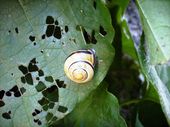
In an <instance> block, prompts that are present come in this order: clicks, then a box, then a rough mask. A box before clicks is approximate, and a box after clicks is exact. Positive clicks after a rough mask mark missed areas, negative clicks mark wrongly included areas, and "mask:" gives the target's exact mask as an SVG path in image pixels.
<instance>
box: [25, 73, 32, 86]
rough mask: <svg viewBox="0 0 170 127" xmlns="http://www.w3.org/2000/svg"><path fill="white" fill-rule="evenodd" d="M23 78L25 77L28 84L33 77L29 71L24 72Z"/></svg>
mask: <svg viewBox="0 0 170 127" xmlns="http://www.w3.org/2000/svg"><path fill="white" fill-rule="evenodd" d="M25 79H26V82H27V83H28V84H29V85H33V79H32V75H31V73H28V74H26V75H25Z"/></svg>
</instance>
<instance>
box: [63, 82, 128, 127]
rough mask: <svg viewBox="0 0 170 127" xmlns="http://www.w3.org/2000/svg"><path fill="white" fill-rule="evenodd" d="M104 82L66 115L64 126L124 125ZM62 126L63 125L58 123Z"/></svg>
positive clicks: (117, 105) (116, 103) (122, 126)
mask: <svg viewBox="0 0 170 127" xmlns="http://www.w3.org/2000/svg"><path fill="white" fill-rule="evenodd" d="M106 85H107V84H106V83H102V84H100V86H99V87H98V88H97V89H96V90H95V91H93V92H92V93H91V94H90V95H89V96H88V97H87V98H86V99H85V100H84V101H83V102H81V103H80V104H79V105H77V106H76V108H75V110H73V112H72V113H71V114H69V115H68V117H65V118H66V119H65V121H64V122H65V124H64V125H65V126H70V125H71V126H73V127H80V126H82V127H126V123H125V121H124V120H123V119H122V117H121V116H120V114H119V104H118V101H117V99H116V97H114V96H113V95H112V94H110V93H109V92H108V91H107V90H106ZM60 126H63V125H60Z"/></svg>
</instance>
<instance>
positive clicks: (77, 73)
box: [64, 49, 96, 83]
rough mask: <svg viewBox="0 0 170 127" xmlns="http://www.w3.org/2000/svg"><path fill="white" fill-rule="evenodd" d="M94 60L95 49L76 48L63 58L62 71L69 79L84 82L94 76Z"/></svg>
mask: <svg viewBox="0 0 170 127" xmlns="http://www.w3.org/2000/svg"><path fill="white" fill-rule="evenodd" d="M95 62H96V56H95V50H94V49H89V50H77V51H74V52H72V53H71V54H70V55H69V56H68V57H67V58H66V60H65V63H64V72H65V74H66V75H67V77H68V78H69V79H71V80H72V81H74V82H76V83H86V82H88V81H90V80H91V79H92V78H93V76H94V67H95Z"/></svg>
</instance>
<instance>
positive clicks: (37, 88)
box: [35, 81, 46, 92]
mask: <svg viewBox="0 0 170 127" xmlns="http://www.w3.org/2000/svg"><path fill="white" fill-rule="evenodd" d="M35 88H36V90H37V91H38V92H40V91H42V90H44V89H45V88H46V86H45V84H44V83H43V82H42V81H39V82H38V85H37V86H36V87H35Z"/></svg>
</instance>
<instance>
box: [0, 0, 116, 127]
mask: <svg viewBox="0 0 170 127" xmlns="http://www.w3.org/2000/svg"><path fill="white" fill-rule="evenodd" d="M1 2H2V3H3V4H1V5H0V18H1V20H0V123H1V126H4V127H11V126H15V127H21V126H24V127H31V126H34V127H35V126H46V125H49V124H52V123H53V122H55V121H57V120H59V119H61V118H63V117H64V116H65V115H66V114H68V113H69V112H71V111H72V110H73V109H74V107H75V105H76V104H77V103H78V102H80V101H81V100H83V99H84V98H85V97H86V96H87V95H88V94H89V93H90V92H91V91H92V90H94V89H95V88H96V87H97V86H98V85H99V84H100V82H101V81H102V80H103V78H104V77H105V75H106V72H107V70H108V68H109V66H110V64H111V62H112V59H113V55H114V50H113V48H112V46H111V42H112V39H113V35H114V34H113V28H112V25H111V18H110V15H109V12H108V10H107V8H106V7H105V6H104V5H103V3H102V2H101V1H100V0H93V1H92V0H63V1H59V0H58V1H56V0H51V1H46V0H43V1H41V0H36V1H35V0H19V1H18V0H11V1H6V0H3V1H1ZM80 49H94V50H95V51H96V56H97V65H96V67H95V70H94V71H95V74H94V78H93V79H92V80H91V81H90V82H88V83H85V84H82V85H80V84H76V83H74V82H72V81H70V80H69V79H68V78H67V77H66V76H65V73H64V69H63V68H64V67H63V66H64V62H65V59H66V58H67V57H68V56H69V55H70V53H71V52H73V51H76V50H80ZM101 49H102V51H101ZM2 123H3V125H2Z"/></svg>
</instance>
